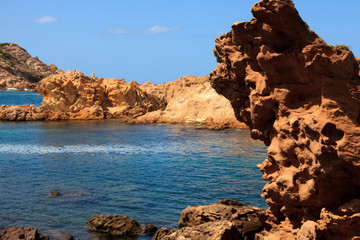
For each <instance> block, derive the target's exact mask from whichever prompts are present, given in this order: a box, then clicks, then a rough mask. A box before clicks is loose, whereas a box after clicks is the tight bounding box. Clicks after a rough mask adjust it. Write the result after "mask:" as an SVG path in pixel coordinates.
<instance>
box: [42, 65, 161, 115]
mask: <svg viewBox="0 0 360 240" xmlns="http://www.w3.org/2000/svg"><path fill="white" fill-rule="evenodd" d="M36 90H37V91H38V92H40V95H41V96H42V97H43V101H42V103H41V105H42V106H41V108H42V109H43V110H44V111H45V112H49V113H50V115H49V116H48V118H49V119H51V120H55V119H105V118H119V117H133V116H136V115H143V114H145V113H146V112H148V111H153V110H156V109H160V108H162V107H164V105H165V104H164V102H163V101H161V100H160V99H158V98H157V97H154V96H151V95H149V94H147V93H145V92H143V91H141V89H139V88H138V87H137V85H136V84H132V83H126V82H125V81H123V80H117V79H95V78H90V77H87V76H85V75H84V74H82V73H81V72H79V71H76V70H75V71H68V72H67V73H64V74H56V75H52V76H49V77H48V78H45V79H43V80H42V81H41V82H39V84H38V86H37V88H36ZM51 113H54V114H53V116H52V114H51Z"/></svg>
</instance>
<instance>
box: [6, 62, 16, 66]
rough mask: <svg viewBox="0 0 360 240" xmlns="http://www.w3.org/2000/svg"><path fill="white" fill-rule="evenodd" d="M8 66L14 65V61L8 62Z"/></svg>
mask: <svg viewBox="0 0 360 240" xmlns="http://www.w3.org/2000/svg"><path fill="white" fill-rule="evenodd" d="M7 64H8V65H9V66H10V67H15V63H13V62H9V63H7Z"/></svg>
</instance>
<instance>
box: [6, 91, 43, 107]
mask: <svg viewBox="0 0 360 240" xmlns="http://www.w3.org/2000/svg"><path fill="white" fill-rule="evenodd" d="M41 101H42V97H41V96H40V93H37V92H11V91H0V105H24V104H33V105H35V106H40V105H41Z"/></svg>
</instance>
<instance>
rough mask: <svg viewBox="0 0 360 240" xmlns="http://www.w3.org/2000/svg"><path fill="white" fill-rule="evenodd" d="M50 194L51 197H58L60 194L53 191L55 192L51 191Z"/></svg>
mask: <svg viewBox="0 0 360 240" xmlns="http://www.w3.org/2000/svg"><path fill="white" fill-rule="evenodd" d="M50 194H51V195H52V196H60V192H58V191H55V190H53V191H51V192H50Z"/></svg>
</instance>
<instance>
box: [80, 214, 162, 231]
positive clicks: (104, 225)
mask: <svg viewBox="0 0 360 240" xmlns="http://www.w3.org/2000/svg"><path fill="white" fill-rule="evenodd" d="M87 227H88V228H89V229H90V230H91V231H96V232H101V233H107V234H109V235H112V236H132V235H142V234H153V233H154V232H155V231H156V227H155V226H154V225H151V224H149V225H148V226H146V227H145V228H143V227H141V226H140V224H139V223H138V222H136V221H135V220H134V219H132V218H130V217H127V216H120V215H102V214H98V215H95V216H93V217H92V218H90V219H89V220H88V222H87Z"/></svg>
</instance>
